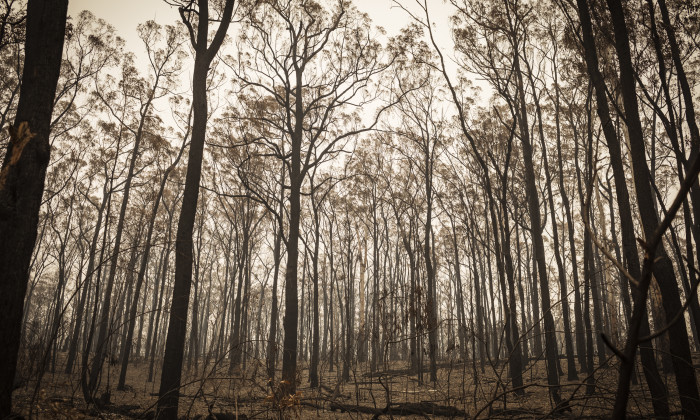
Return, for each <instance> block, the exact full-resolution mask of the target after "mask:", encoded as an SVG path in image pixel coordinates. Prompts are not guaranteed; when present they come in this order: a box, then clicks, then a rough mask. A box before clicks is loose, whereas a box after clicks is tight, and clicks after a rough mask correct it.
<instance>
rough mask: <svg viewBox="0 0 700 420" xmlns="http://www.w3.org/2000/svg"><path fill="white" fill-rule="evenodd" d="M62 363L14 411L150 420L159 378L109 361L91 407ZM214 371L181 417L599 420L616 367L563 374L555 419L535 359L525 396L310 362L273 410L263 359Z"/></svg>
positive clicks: (20, 393) (647, 409)
mask: <svg viewBox="0 0 700 420" xmlns="http://www.w3.org/2000/svg"><path fill="white" fill-rule="evenodd" d="M62 356H64V355H62V354H60V355H59V358H58V361H59V363H58V364H57V369H56V372H55V373H51V372H47V373H46V374H45V375H44V376H43V379H42V381H41V384H40V386H38V387H37V381H36V378H30V379H29V380H27V381H25V383H24V386H22V387H21V388H19V389H17V390H16V391H15V392H14V394H13V399H14V404H15V412H17V413H18V414H21V415H22V416H24V417H26V418H29V417H31V418H41V419H43V418H51V419H61V418H63V419H80V418H84V419H91V418H102V419H128V418H148V416H149V413H150V414H151V415H152V412H153V409H154V407H155V405H156V403H157V392H158V384H159V378H158V377H156V381H154V382H148V381H147V378H148V364H147V362H145V361H136V362H135V363H134V364H133V365H131V366H130V367H129V370H128V376H127V384H128V385H127V389H126V390H125V391H117V390H116V382H117V379H118V375H119V367H118V366H115V365H110V364H106V366H105V370H104V372H103V378H102V384H101V386H100V392H99V393H98V396H101V397H102V398H103V399H104V401H107V400H109V402H108V403H107V404H104V405H103V406H102V407H101V408H100V409H99V410H98V409H96V408H94V407H88V406H87V405H86V404H85V402H84V399H83V397H82V392H81V390H80V379H79V375H78V374H76V373H74V374H73V375H67V374H65V373H62V372H63V369H61V367H62V364H61V363H60V361H61V360H62ZM696 357H697V355H696ZM220 365H221V366H220V367H218V368H217V367H216V366H215V367H212V365H211V364H210V365H209V366H208V367H207V368H206V369H205V370H204V373H202V369H201V367H200V370H199V372H197V373H195V372H194V371H193V370H192V371H189V372H185V373H184V374H183V380H182V383H183V384H185V385H184V386H183V388H182V390H181V398H180V416H182V417H183V418H204V417H206V416H207V415H209V414H210V413H229V414H230V415H229V416H228V417H223V416H222V417H218V418H220V419H226V420H228V419H234V418H235V414H236V413H238V414H239V415H240V418H248V419H253V418H255V419H279V418H288V419H316V418H331V419H365V418H387V419H388V418H396V417H401V418H467V417H469V418H509V419H510V418H523V419H525V418H545V417H556V418H601V417H606V416H607V415H609V414H610V411H611V409H612V405H613V402H614V398H615V388H616V383H617V368H616V366H615V365H614V364H613V363H612V361H611V362H610V364H609V365H608V366H604V367H602V368H598V369H597V370H596V372H595V374H594V378H595V380H594V381H593V383H592V386H594V392H593V393H592V394H591V395H586V383H585V382H586V381H585V379H586V378H585V375H584V374H582V373H579V375H578V378H579V379H578V380H577V381H566V380H565V379H566V377H567V375H566V374H564V375H563V376H561V381H562V382H561V383H562V388H561V389H562V391H561V393H562V397H563V398H564V399H568V405H569V407H570V409H571V410H570V411H564V412H554V411H553V404H552V403H551V399H550V395H549V391H548V390H549V388H548V386H547V380H546V370H545V364H544V361H542V360H539V361H530V362H529V364H528V367H527V369H526V371H525V373H524V375H523V381H524V383H525V386H524V387H523V388H524V389H523V391H524V394H523V395H520V396H518V395H515V394H514V393H512V392H511V387H510V384H508V385H507V388H506V390H507V391H508V392H506V393H505V394H504V393H503V391H504V387H503V386H502V385H499V382H500V381H499V379H498V378H499V377H501V378H503V379H504V380H507V365H504V363H499V364H497V365H492V366H489V365H488V364H487V365H486V368H485V370H484V373H482V372H481V370H480V368H479V366H478V364H477V366H474V365H472V363H471V362H469V363H466V364H465V363H462V362H460V361H457V360H453V361H443V362H442V363H441V364H440V365H439V369H438V380H437V381H436V382H435V384H433V383H432V382H430V381H429V379H430V374H429V372H428V371H427V366H426V369H425V370H424V373H423V381H422V382H421V381H419V378H418V375H417V374H409V373H408V372H407V370H406V363H405V362H392V364H391V365H389V366H384V369H383V370H381V371H377V372H370V371H369V365H368V364H364V363H361V364H359V365H358V367H357V368H356V369H355V370H352V371H351V372H350V381H349V382H346V383H341V382H340V381H338V379H339V378H340V376H339V372H337V370H336V371H334V372H330V371H329V369H328V365H327V364H325V365H322V366H321V369H320V373H321V375H320V376H321V378H320V380H321V386H320V387H319V388H316V389H311V388H310V387H309V384H308V369H306V367H307V364H306V363H300V366H301V367H303V368H304V369H302V370H301V372H300V375H299V377H298V379H297V382H298V386H297V390H298V393H297V396H295V397H294V398H289V399H287V400H284V401H282V402H281V403H280V402H275V400H274V398H273V397H272V391H271V389H270V387H269V385H268V380H267V379H266V378H265V377H264V376H265V374H264V372H265V368H264V366H263V364H262V363H261V362H258V361H255V360H253V361H252V362H248V364H247V366H246V370H245V372H242V371H238V372H234V374H233V375H229V373H228V361H225V362H224V363H220ZM561 366H562V368H564V369H565V368H566V361H565V360H561ZM696 366H697V364H696ZM76 370H77V369H76ZM475 373H476V374H475ZM664 379H665V380H666V382H667V386H668V387H669V391H670V392H669V393H670V394H671V395H676V393H675V392H674V388H675V385H674V383H673V377H672V375H666V376H665V377H664ZM107 384H109V386H107ZM108 389H109V395H108V396H106V395H104V393H105V391H106V390H108ZM387 399H389V402H390V404H388V405H387ZM671 405H672V407H671V412H672V413H678V414H679V413H680V411H679V410H680V407H679V403H678V401H677V398H672V399H671ZM628 407H629V408H628V410H629V411H628V412H629V417H630V418H645V417H648V416H649V415H651V414H652V413H653V412H652V409H651V403H650V400H649V398H648V392H647V391H646V386H644V387H640V385H634V384H633V386H632V391H631V395H630V402H629V406H628ZM198 416H201V417H198ZM244 416H245V417H244Z"/></svg>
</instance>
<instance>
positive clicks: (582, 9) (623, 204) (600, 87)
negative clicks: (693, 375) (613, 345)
mask: <svg viewBox="0 0 700 420" xmlns="http://www.w3.org/2000/svg"><path fill="white" fill-rule="evenodd" d="M577 6H578V14H579V19H580V22H581V32H582V35H583V47H584V51H585V60H586V68H587V72H588V76H589V78H590V80H591V83H592V84H593V87H594V88H595V96H596V111H597V113H598V119H599V120H600V123H601V125H602V127H603V135H604V136H605V141H606V143H607V145H608V151H609V155H610V164H611V166H612V169H613V176H614V179H615V192H616V196H617V203H618V210H619V212H620V227H621V229H620V231H621V234H622V253H623V256H624V258H625V260H626V261H627V271H628V273H629V274H630V275H631V276H632V277H633V278H635V279H639V278H640V277H641V269H640V265H639V256H638V254H637V247H636V240H635V237H634V226H633V224H632V220H633V219H632V211H631V209H630V196H629V192H628V189H627V183H626V177H625V172H624V168H623V165H622V153H621V148H620V140H619V138H618V136H617V133H616V132H615V128H614V127H613V123H612V120H611V118H610V108H609V106H608V100H607V97H606V88H605V84H604V80H603V76H602V74H601V72H600V69H599V68H598V55H597V52H596V49H595V39H594V37H593V25H592V24H591V16H590V12H589V10H588V4H587V2H586V0H577ZM634 290H635V291H636V292H635V293H633V296H632V297H633V300H634V302H635V308H636V309H633V314H632V316H633V318H634V317H635V315H634V312H637V317H638V318H639V320H638V321H637V322H638V325H639V332H640V334H642V335H648V333H649V318H648V316H647V314H646V292H643V293H642V292H640V291H639V289H638V288H635V289H634ZM642 302H643V303H642ZM634 322H635V321H634V319H633V320H632V321H631V322H630V325H631V327H632V326H633V324H634ZM630 331H631V328H630V329H628V334H629V333H630ZM635 346H636V343H635ZM640 356H641V359H642V365H643V366H644V375H645V377H646V381H647V385H648V386H649V392H650V394H651V397H652V403H653V407H654V414H655V415H656V416H659V417H667V416H668V413H669V407H668V392H667V390H666V386H665V385H664V384H663V382H662V380H661V375H660V374H659V371H658V367H657V365H656V358H655V357H654V351H653V348H652V347H651V344H650V343H649V342H646V343H640ZM633 359H634V357H633ZM632 362H633V360H632V361H629V362H628V363H625V364H624V366H623V370H627V373H626V374H627V375H628V376H627V378H628V380H627V381H626V385H625V384H623V383H622V382H620V383H619V384H618V387H621V388H619V389H618V392H622V393H623V394H625V395H626V394H627V391H626V390H625V389H624V387H625V386H627V387H629V376H631V374H632V370H633V366H632ZM627 389H629V388H627ZM616 404H617V403H616ZM626 406H627V404H626V400H625V402H624V404H622V403H620V407H619V408H618V410H621V411H622V413H624V412H625V409H626ZM623 415H624V414H623Z"/></svg>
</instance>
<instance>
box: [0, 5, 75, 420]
mask: <svg viewBox="0 0 700 420" xmlns="http://www.w3.org/2000/svg"><path fill="white" fill-rule="evenodd" d="M67 10H68V1H67V0H44V1H42V0H30V1H29V2H28V4H27V21H26V41H25V58H24V69H23V73H22V88H21V92H20V96H19V102H18V105H17V114H16V115H15V123H14V125H13V126H12V128H11V130H10V133H11V136H10V142H9V143H8V148H7V152H6V154H5V159H4V161H3V164H2V170H0V237H1V238H2V244H1V245H0V247H1V248H0V318H2V320H3V322H2V327H1V328H0V342H2V343H3V345H2V346H0V417H8V416H9V415H10V413H11V410H12V401H11V398H12V385H13V381H14V378H15V371H16V365H17V353H18V351H19V344H20V343H19V341H20V334H21V329H22V325H21V323H22V311H23V309H24V308H23V305H24V295H25V292H26V289H27V282H28V280H29V264H30V261H31V258H32V252H33V250H34V242H35V240H36V236H37V227H38V223H39V207H40V206H41V200H42V195H43V192H44V180H45V178H46V168H47V166H48V164H49V158H50V152H51V151H50V145H49V127H50V124H51V113H52V111H53V105H54V101H53V100H54V95H55V93H56V84H57V83H58V75H59V71H60V67H61V54H62V52H63V38H64V35H65V30H66V14H67Z"/></svg>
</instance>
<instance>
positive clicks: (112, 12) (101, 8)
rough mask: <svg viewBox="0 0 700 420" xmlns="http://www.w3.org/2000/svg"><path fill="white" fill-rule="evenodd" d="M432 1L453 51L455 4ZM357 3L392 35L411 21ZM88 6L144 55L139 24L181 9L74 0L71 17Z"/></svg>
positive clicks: (174, 16)
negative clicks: (450, 22) (451, 28)
mask: <svg viewBox="0 0 700 420" xmlns="http://www.w3.org/2000/svg"><path fill="white" fill-rule="evenodd" d="M323 1H324V0H321V2H323ZM325 1H330V0H325ZM404 2H405V3H406V4H411V3H412V2H413V0H404ZM429 2H430V6H429V7H430V9H429V10H430V13H431V18H432V20H433V23H434V28H435V32H436V35H437V37H438V40H439V42H440V44H441V45H442V46H444V48H445V50H446V51H447V50H451V49H452V48H451V42H452V41H451V37H450V34H449V25H448V17H449V15H450V14H451V13H452V6H451V5H449V4H446V3H445V1H444V0H429ZM354 3H355V4H356V5H357V8H358V9H359V10H361V11H363V12H365V13H367V14H368V15H369V16H370V18H372V21H373V22H374V23H375V24H376V25H379V26H382V27H384V29H386V30H387V34H388V35H390V36H391V35H394V34H396V33H397V32H398V31H399V30H400V29H401V28H402V27H404V26H406V25H407V24H408V23H409V21H410V18H409V17H408V16H407V15H406V13H405V12H404V11H403V10H400V9H399V8H397V7H392V3H393V1H392V0H354ZM86 9H87V10H90V11H92V12H93V13H94V14H95V15H96V16H97V17H99V18H102V19H104V20H105V21H107V22H108V23H110V24H111V25H113V26H114V27H115V28H116V30H117V33H118V35H119V36H120V37H122V38H124V40H125V41H126V43H127V48H128V50H130V51H133V52H134V53H136V54H137V55H141V53H142V51H143V46H142V45H141V42H140V40H139V39H138V36H137V35H136V26H137V25H138V24H139V23H142V22H145V21H147V20H151V19H152V20H155V21H156V22H158V23H161V24H170V23H173V22H174V21H176V20H179V18H180V17H179V15H178V12H177V9H176V8H174V7H171V6H168V5H167V4H166V3H165V2H163V1H162V0H120V1H114V0H71V1H70V2H69V3H68V14H69V15H70V16H77V15H78V14H79V13H80V12H81V11H83V10H86Z"/></svg>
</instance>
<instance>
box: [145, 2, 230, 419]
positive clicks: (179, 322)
mask: <svg viewBox="0 0 700 420" xmlns="http://www.w3.org/2000/svg"><path fill="white" fill-rule="evenodd" d="M233 3H234V0H226V3H225V5H224V10H223V13H222V16H221V23H220V24H219V28H218V29H217V30H216V34H215V35H214V38H213V40H212V41H211V44H210V45H209V46H207V41H208V36H209V1H208V0H198V5H199V16H198V17H199V20H198V24H197V29H196V40H195V39H194V35H193V36H192V46H193V47H194V50H195V61H194V71H193V73H192V109H193V123H192V140H191V142H190V152H189V156H188V159H187V175H186V177H185V191H184V194H183V197H182V208H181V209H180V218H179V220H178V225H177V236H176V241H175V284H174V285H173V298H172V303H171V306H170V320H169V323H168V336H167V339H166V343H165V354H164V356H163V370H162V373H161V379H160V390H159V392H158V395H159V399H158V417H159V418H161V419H164V420H175V419H176V418H177V407H178V397H179V395H180V380H181V376H182V357H183V353H184V348H185V334H186V331H187V308H188V305H189V300H190V288H191V285H192V231H193V228H194V219H195V216H196V214H197V199H198V195H199V181H200V178H201V174H202V159H203V157H204V139H205V136H206V132H207V117H208V116H207V114H208V112H207V74H208V73H209V65H210V64H211V62H212V60H213V59H214V57H215V56H216V54H217V52H218V51H219V47H221V44H222V42H223V40H224V36H225V35H226V31H227V30H228V26H229V23H230V22H231V15H232V14H233ZM181 15H182V17H183V19H184V17H185V13H184V12H183V11H182V9H181ZM184 21H185V24H186V25H187V26H188V28H189V29H190V33H191V34H194V30H193V28H192V24H191V23H190V22H189V21H187V20H186V19H184Z"/></svg>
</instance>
